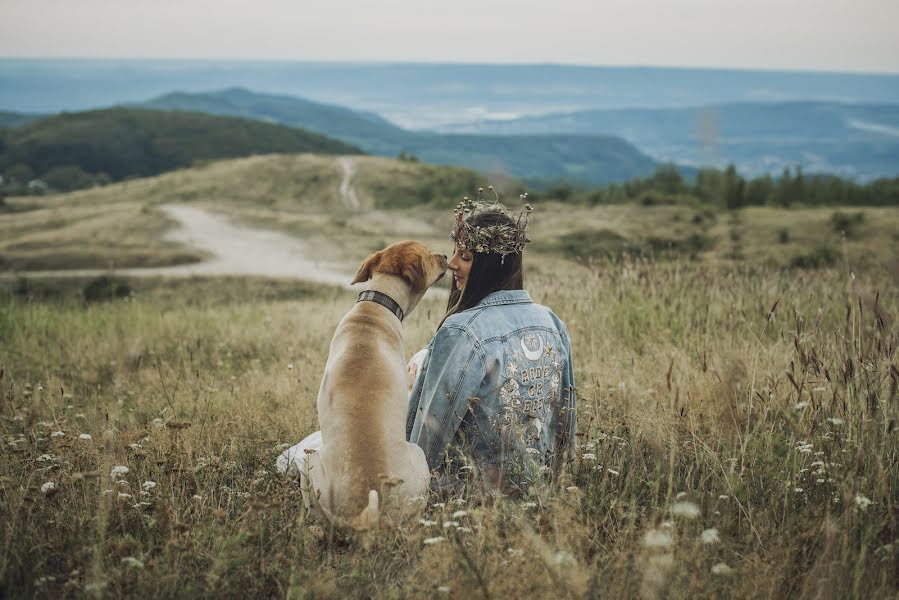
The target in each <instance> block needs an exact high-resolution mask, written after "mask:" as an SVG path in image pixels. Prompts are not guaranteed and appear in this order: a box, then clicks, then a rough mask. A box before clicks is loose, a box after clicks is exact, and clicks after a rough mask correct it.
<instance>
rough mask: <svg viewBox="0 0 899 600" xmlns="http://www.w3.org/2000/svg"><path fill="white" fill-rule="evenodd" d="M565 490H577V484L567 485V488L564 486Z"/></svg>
mask: <svg viewBox="0 0 899 600" xmlns="http://www.w3.org/2000/svg"><path fill="white" fill-rule="evenodd" d="M565 491H566V492H576V491H577V486H576V485H569V486H568V487H567V488H565Z"/></svg>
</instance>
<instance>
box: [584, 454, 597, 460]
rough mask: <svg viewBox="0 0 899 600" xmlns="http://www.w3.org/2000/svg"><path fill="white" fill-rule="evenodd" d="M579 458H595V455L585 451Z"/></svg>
mask: <svg viewBox="0 0 899 600" xmlns="http://www.w3.org/2000/svg"><path fill="white" fill-rule="evenodd" d="M581 460H596V455H595V454H593V453H592V452H585V453H584V454H583V455H582V456H581Z"/></svg>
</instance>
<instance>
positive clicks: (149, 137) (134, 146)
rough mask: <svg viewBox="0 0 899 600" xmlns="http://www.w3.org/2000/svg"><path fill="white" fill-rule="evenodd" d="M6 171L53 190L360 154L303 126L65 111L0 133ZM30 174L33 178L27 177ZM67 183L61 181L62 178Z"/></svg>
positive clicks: (0, 163)
mask: <svg viewBox="0 0 899 600" xmlns="http://www.w3.org/2000/svg"><path fill="white" fill-rule="evenodd" d="M0 136H2V137H0V172H5V173H7V174H9V173H16V174H18V173H26V174H28V176H33V177H38V178H41V179H45V180H48V181H47V182H48V183H50V184H51V187H55V188H57V189H74V188H77V187H84V186H85V185H87V184H90V183H92V182H93V181H94V179H93V178H98V177H99V178H100V179H99V181H107V180H112V181H118V180H121V179H125V178H128V177H144V176H148V175H156V174H158V173H162V172H165V171H170V170H172V169H177V168H181V167H187V166H190V165H192V164H194V163H196V162H198V161H205V160H212V159H220V158H233V157H241V156H250V155H254V154H269V153H302V152H312V153H320V154H359V153H361V151H360V150H359V149H358V148H356V147H355V146H351V145H349V144H345V143H343V142H339V141H336V140H333V139H330V138H327V137H325V136H322V135H319V134H316V133H310V132H308V131H302V130H299V129H295V128H291V127H285V126H283V125H273V124H270V123H262V122H260V121H257V120H252V119H242V118H235V117H220V116H212V115H207V114H202V113H192V112H181V111H159V110H147V109H139V108H113V109H106V110H96V111H90V112H80V113H64V114H61V115H57V116H53V117H47V118H45V119H41V120H39V121H35V122H32V123H28V124H26V125H23V126H21V127H17V128H14V129H8V130H3V131H0ZM22 178H25V177H22ZM54 179H56V180H59V184H57V182H56V181H50V180H54Z"/></svg>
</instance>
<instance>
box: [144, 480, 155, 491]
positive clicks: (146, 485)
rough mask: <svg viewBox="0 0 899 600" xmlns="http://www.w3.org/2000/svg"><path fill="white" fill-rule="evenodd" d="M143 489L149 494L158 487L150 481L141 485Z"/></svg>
mask: <svg viewBox="0 0 899 600" xmlns="http://www.w3.org/2000/svg"><path fill="white" fill-rule="evenodd" d="M141 487H142V488H143V489H144V491H145V492H149V491H150V490H152V489H153V488H155V487H156V482H155V481H150V480H148V481H145V482H143V484H141Z"/></svg>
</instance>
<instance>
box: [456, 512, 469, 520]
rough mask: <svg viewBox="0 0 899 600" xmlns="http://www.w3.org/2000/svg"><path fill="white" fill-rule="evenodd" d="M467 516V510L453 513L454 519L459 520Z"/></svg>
mask: <svg viewBox="0 0 899 600" xmlns="http://www.w3.org/2000/svg"><path fill="white" fill-rule="evenodd" d="M467 516H468V511H467V510H457V511H456V512H454V513H453V518H454V519H459V518H462V517H467Z"/></svg>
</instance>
